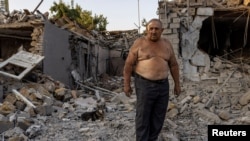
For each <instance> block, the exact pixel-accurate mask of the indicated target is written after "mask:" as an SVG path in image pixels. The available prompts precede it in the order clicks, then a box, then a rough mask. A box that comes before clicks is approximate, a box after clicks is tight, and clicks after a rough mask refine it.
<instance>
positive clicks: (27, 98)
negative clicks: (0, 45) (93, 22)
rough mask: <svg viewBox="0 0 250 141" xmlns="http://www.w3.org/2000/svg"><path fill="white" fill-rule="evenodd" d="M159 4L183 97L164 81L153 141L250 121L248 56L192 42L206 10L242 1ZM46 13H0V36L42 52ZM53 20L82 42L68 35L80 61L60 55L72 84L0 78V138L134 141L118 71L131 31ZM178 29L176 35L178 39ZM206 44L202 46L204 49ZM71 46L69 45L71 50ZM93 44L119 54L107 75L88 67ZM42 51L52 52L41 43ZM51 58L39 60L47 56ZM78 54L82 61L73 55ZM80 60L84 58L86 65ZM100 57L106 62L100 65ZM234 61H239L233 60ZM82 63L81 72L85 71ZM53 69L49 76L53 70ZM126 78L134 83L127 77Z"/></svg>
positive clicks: (130, 103) (198, 135) (186, 140)
mask: <svg viewBox="0 0 250 141" xmlns="http://www.w3.org/2000/svg"><path fill="white" fill-rule="evenodd" d="M188 2H189V3H188ZM159 3H160V5H159V11H158V13H159V17H160V19H161V20H162V21H163V26H164V32H163V35H165V36H166V37H167V38H168V39H169V40H170V41H171V43H173V48H174V51H175V53H176V55H177V59H178V62H179V65H180V74H181V85H182V86H181V87H182V93H181V95H180V96H178V97H175V96H174V94H173V79H172V78H171V76H170V77H169V83H170V98H169V104H168V109H167V115H166V119H165V123H164V125H163V129H162V132H161V134H160V137H159V141H168V140H171V141H180V140H182V141H207V125H211V124H217V125H220V124H227V125H229V124H232V125H237V124H250V118H249V117H250V66H249V63H243V62H242V60H240V59H242V58H245V60H248V61H249V59H248V58H247V57H248V56H249V55H246V56H244V57H241V56H240V58H237V59H234V60H229V59H225V58H222V57H220V56H214V57H213V58H210V55H208V54H206V53H204V52H202V51H201V50H198V44H197V42H198V40H199V38H198V37H199V33H200V31H201V28H202V23H203V21H205V19H206V18H208V17H209V16H211V15H213V14H214V13H215V12H218V11H214V9H213V8H211V7H217V8H232V6H235V5H241V4H243V3H242V1H240V0H239V1H232V0H230V1H221V0H211V1H208V0H206V1H205V0H178V2H177V1H172V2H168V1H166V0H164V1H159ZM244 5H249V1H246V0H245V1H244ZM207 7H209V8H207ZM196 13H197V14H196ZM47 16H48V13H47V14H41V13H40V16H35V15H33V14H32V13H30V12H28V11H27V10H25V13H22V12H18V11H14V12H13V13H11V14H10V15H6V14H1V15H0V18H1V21H2V24H1V25H0V34H3V35H5V34H6V33H7V34H8V36H11V40H10V41H13V39H12V38H15V39H22V40H23V39H24V40H25V41H26V40H28V41H30V40H31V43H30V42H25V44H31V45H30V46H29V48H28V49H27V48H26V47H27V46H23V48H24V50H28V51H29V52H31V54H32V55H34V54H35V55H42V53H43V47H42V46H43V45H42V42H43V38H41V35H43V24H44V23H43V21H44V20H47V19H46V18H47ZM23 22H25V24H24V23H23ZM52 22H53V24H55V25H56V26H58V27H60V28H62V29H67V30H69V31H71V32H70V33H74V34H76V35H78V36H80V37H81V38H80V37H76V38H72V39H71V38H70V39H71V40H70V41H69V42H71V43H72V44H73V45H77V47H78V45H79V46H80V45H82V46H81V47H82V48H81V50H84V51H83V54H84V56H81V55H83V54H80V53H79V52H78V51H77V50H76V51H75V52H76V53H75V54H74V53H72V52H73V51H72V50H71V51H72V52H66V51H65V52H64V53H68V54H70V55H73V58H74V59H75V60H74V61H75V62H74V61H73V62H70V61H71V60H70V59H72V58H70V59H69V60H70V61H69V64H70V65H71V63H72V64H74V65H75V66H73V67H72V66H65V70H66V69H67V70H69V68H70V69H71V67H72V69H71V70H69V71H68V73H69V74H62V75H61V76H66V80H67V81H68V80H69V78H70V81H72V82H73V83H74V84H75V85H74V87H71V86H69V85H68V84H66V83H63V82H62V81H59V80H58V79H57V80H56V79H53V77H52V76H50V75H48V74H47V73H46V74H44V73H43V72H41V71H40V69H35V68H34V69H32V70H31V69H30V70H29V73H28V72H27V73H26V74H25V76H22V77H20V79H18V80H17V79H13V77H9V75H0V137H1V139H2V140H9V141H14V140H24V141H29V140H30V141H43V140H44V141H48V140H60V141H66V140H67V141H68V140H74V141H94V140H95V141H135V115H136V111H135V105H136V95H135V93H133V94H132V96H131V97H130V98H128V97H126V96H125V95H124V93H123V77H122V76H121V72H122V69H121V68H123V64H122V62H123V61H124V59H125V58H126V54H127V52H128V50H129V47H130V46H131V44H132V42H133V41H134V39H135V38H137V37H138V33H137V30H130V31H126V32H125V31H109V32H101V33H98V32H97V31H87V30H86V29H78V28H76V27H77V26H76V25H75V23H74V22H72V21H70V19H68V18H67V17H65V16H64V17H62V19H57V20H55V21H52ZM9 23H15V24H14V25H13V24H9ZM49 26H50V25H49ZM23 27H26V28H27V29H29V30H27V31H25V32H24V31H23V30H22V31H23V32H20V31H17V33H15V34H14V35H13V30H11V29H12V28H15V29H18V28H20V29H22V28H23ZM30 27H32V28H31V29H30ZM6 28H7V29H8V30H7V31H6V30H5V29H6ZM48 29H50V28H48ZM51 29H55V28H54V27H53V28H51ZM179 31H181V32H182V35H181V36H180V35H179V33H180V32H179ZM58 33H64V32H58ZM240 34H241V33H240ZM48 35H51V34H48ZM57 35H60V34H57ZM67 35H68V34H67ZM30 36H32V37H30ZM48 37H49V36H48ZM180 37H182V39H181V38H180ZM203 37H206V36H203ZM31 38H32V39H31ZM67 38H68V37H67ZM48 39H49V38H48ZM46 41H47V40H46ZM60 42H61V41H60ZM65 42H68V41H65ZM83 43H84V44H83ZM86 43H87V44H86ZM97 43H98V46H97ZM206 43H207V42H205V44H203V45H204V46H205V45H206ZM72 44H70V45H69V44H68V45H69V46H70V47H71V45H72ZM53 45H54V44H53ZM99 45H100V46H101V45H103V46H105V47H107V48H108V49H109V50H108V52H105V53H107V54H113V52H112V51H114V50H115V51H118V53H119V55H118V56H115V57H113V58H112V57H109V61H110V62H109V63H108V65H109V69H108V71H107V72H108V73H106V72H105V73H101V74H98V73H99V72H98V71H97V70H95V69H94V68H98V67H99V66H98V65H96V64H95V63H96V62H98V61H96V60H95V59H97V58H99V57H100V58H101V57H102V56H101V55H103V54H101V53H99V54H95V52H97V51H96V50H94V51H92V50H91V48H94V47H98V48H97V49H98V50H102V49H103V48H101V47H100V48H99ZM180 46H181V47H182V48H181V50H180ZM8 47H9V46H7V47H6V48H8ZM19 47H20V46H18V48H19ZM52 47H53V46H52ZM74 47H75V46H74ZM18 48H15V49H16V50H17V49H18ZM75 48H76V47H75ZM204 48H206V46H205V47H204ZM246 48H247V47H246ZM46 49H50V48H49V47H47V46H46ZM53 49H54V48H53ZM59 49H60V50H61V49H62V47H61V46H60V48H59ZM67 49H68V46H67ZM112 49H114V50H112ZM223 49H224V48H223ZM16 50H14V51H13V50H12V51H9V50H7V51H6V50H4V49H2V50H1V52H2V56H1V59H3V60H6V59H7V58H9V57H10V56H11V55H12V54H14V52H16ZM110 50H112V51H110ZM47 51H48V52H49V50H47ZM67 51H68V50H67ZM5 52H6V54H4V53H5ZM9 52H10V53H9ZM49 53H50V52H49ZM49 53H48V54H46V55H47V56H45V57H48V55H50V54H49ZM78 53H79V54H78ZM88 53H89V54H88ZM105 53H104V54H105ZM116 53H117V52H116ZM179 53H181V54H182V55H180V54H179ZM74 55H75V56H74ZM98 55H100V56H98ZM53 56H54V55H53ZM79 56H80V58H77V57H79ZM91 57H93V58H91ZM95 57H96V58H95ZM66 58H67V57H64V56H63V57H61V58H60V59H59V60H60V61H61V60H67V59H66ZM86 58H90V60H84V59H86ZM114 58H119V59H114ZM18 59H20V58H19V57H18ZM77 59H79V60H77ZM72 60H73V59H72ZM93 60H94V61H93ZM103 60H105V59H102V60H100V61H103ZM235 60H236V61H235ZM239 60H240V61H241V62H240V63H238V62H239ZM77 61H78V62H84V64H83V65H82V64H81V65H82V66H81V67H82V68H81V67H80V68H81V69H78V68H77V67H76V66H80V65H79V64H77ZM91 61H92V62H91ZM106 61H107V60H106ZM116 61H117V62H116ZM48 62H49V63H50V62H51V60H50V59H49V61H48ZM85 63H86V64H85ZM62 64H63V63H62ZM93 64H95V65H93ZM99 64H100V62H99ZM103 64H104V65H103ZM118 64H119V65H118ZM32 65H34V64H32ZM35 65H37V67H38V68H39V67H40V66H39V64H36V63H35ZM86 65H87V68H85V66H86ZM105 65H107V64H105V63H102V66H100V67H99V68H102V67H104V66H105ZM47 67H48V68H50V67H54V66H52V65H51V66H47ZM50 69H51V68H50ZM92 69H93V70H92ZM52 70H53V71H55V70H54V69H53V68H52ZM62 70H64V69H62ZM4 71H5V72H8V73H15V68H14V67H11V66H7V67H6V68H5V70H4ZM57 71H60V69H58V68H56V74H58V72H57ZM105 71H106V70H105ZM90 74H91V75H90ZM132 81H134V79H133V78H132ZM132 88H133V89H134V85H132ZM133 92H135V90H133Z"/></svg>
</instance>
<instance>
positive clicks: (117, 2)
mask: <svg viewBox="0 0 250 141" xmlns="http://www.w3.org/2000/svg"><path fill="white" fill-rule="evenodd" d="M41 1H42V0H9V9H10V12H12V11H13V10H21V11H22V10H23V9H28V10H29V11H31V12H32V11H33V10H34V9H35V8H36V6H37V5H38V4H39V3H40V2H41ZM53 2H57V3H58V2H59V0H43V2H42V4H41V5H40V6H39V7H38V10H39V11H41V12H42V13H45V12H49V8H50V7H51V6H52V5H53ZM63 2H64V3H66V4H68V5H71V3H70V2H71V0H63ZM75 4H78V5H80V7H81V8H82V9H83V10H88V11H91V12H92V16H94V15H95V14H97V15H101V14H102V15H103V16H104V17H107V20H108V23H109V24H108V25H107V30H108V31H113V30H131V29H138V27H139V25H141V22H140V23H139V21H142V19H144V18H145V19H146V20H147V21H149V20H150V19H151V18H158V15H157V14H156V13H157V7H158V0H74V5H75ZM142 30H144V27H142V26H141V31H142Z"/></svg>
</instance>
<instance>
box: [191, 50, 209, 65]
mask: <svg viewBox="0 0 250 141" xmlns="http://www.w3.org/2000/svg"><path fill="white" fill-rule="evenodd" d="M206 58H207V54H206V53H204V52H202V51H200V50H199V49H197V50H196V52H195V53H194V55H193V56H192V58H191V62H192V64H193V65H195V66H201V67H205V66H206V65H210V64H207V63H208V62H207V59H206Z"/></svg>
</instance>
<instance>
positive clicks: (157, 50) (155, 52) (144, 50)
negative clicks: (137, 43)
mask: <svg viewBox="0 0 250 141" xmlns="http://www.w3.org/2000/svg"><path fill="white" fill-rule="evenodd" d="M154 57H160V58H162V59H164V60H168V58H169V51H168V49H167V47H160V46H146V47H141V48H140V49H139V50H138V60H146V59H151V58H154Z"/></svg>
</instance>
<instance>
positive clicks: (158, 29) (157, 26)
mask: <svg viewBox="0 0 250 141" xmlns="http://www.w3.org/2000/svg"><path fill="white" fill-rule="evenodd" d="M146 30H147V31H146V32H147V38H148V39H149V40H151V41H153V42H156V41H158V40H159V39H160V38H161V34H162V32H163V30H164V29H163V28H162V22H161V21H160V20H159V19H151V20H150V21H149V22H148V23H147V26H146Z"/></svg>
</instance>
